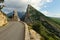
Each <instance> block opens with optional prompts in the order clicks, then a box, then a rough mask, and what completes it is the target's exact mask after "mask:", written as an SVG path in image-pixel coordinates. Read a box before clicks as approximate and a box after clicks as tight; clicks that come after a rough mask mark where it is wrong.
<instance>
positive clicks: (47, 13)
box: [41, 10, 49, 16]
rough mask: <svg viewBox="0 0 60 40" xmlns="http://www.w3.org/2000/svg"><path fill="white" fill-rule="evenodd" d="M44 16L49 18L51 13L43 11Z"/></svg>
mask: <svg viewBox="0 0 60 40" xmlns="http://www.w3.org/2000/svg"><path fill="white" fill-rule="evenodd" d="M41 12H42V13H43V14H44V15H46V16H48V15H49V12H48V11H47V10H45V11H41Z"/></svg>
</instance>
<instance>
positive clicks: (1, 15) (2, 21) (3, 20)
mask: <svg viewBox="0 0 60 40" xmlns="http://www.w3.org/2000/svg"><path fill="white" fill-rule="evenodd" d="M5 24H7V18H6V15H5V14H4V13H3V12H1V11H0V26H4V25H5Z"/></svg>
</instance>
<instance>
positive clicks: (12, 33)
mask: <svg viewBox="0 0 60 40" xmlns="http://www.w3.org/2000/svg"><path fill="white" fill-rule="evenodd" d="M0 40H24V24H22V23H21V22H9V23H8V24H7V25H6V27H4V28H0Z"/></svg>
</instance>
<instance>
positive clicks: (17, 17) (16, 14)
mask: <svg viewBox="0 0 60 40" xmlns="http://www.w3.org/2000/svg"><path fill="white" fill-rule="evenodd" d="M13 13H14V14H13V17H12V20H13V21H20V19H19V16H18V13H17V11H16V10H14V11H13Z"/></svg>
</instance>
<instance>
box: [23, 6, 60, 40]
mask: <svg viewBox="0 0 60 40" xmlns="http://www.w3.org/2000/svg"><path fill="white" fill-rule="evenodd" d="M24 21H25V22H26V23H27V24H28V25H30V26H31V28H32V29H34V30H35V31H36V32H37V33H39V34H40V35H42V37H44V38H45V40H60V25H59V24H57V23H56V22H54V20H52V19H51V18H48V17H46V16H45V15H43V14H42V13H41V12H39V11H37V10H36V9H35V8H33V7H32V6H31V5H28V8H27V11H26V14H25V20H24Z"/></svg>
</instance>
